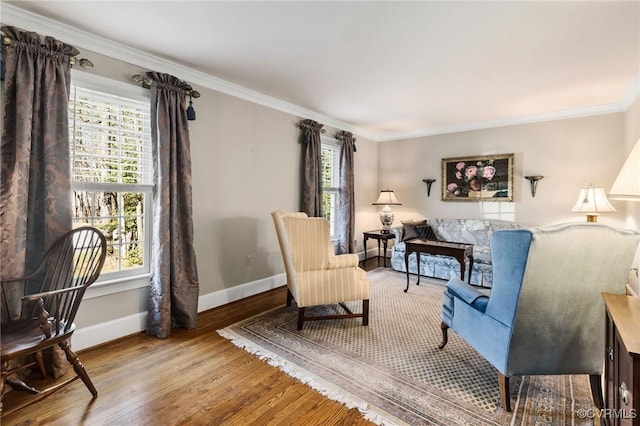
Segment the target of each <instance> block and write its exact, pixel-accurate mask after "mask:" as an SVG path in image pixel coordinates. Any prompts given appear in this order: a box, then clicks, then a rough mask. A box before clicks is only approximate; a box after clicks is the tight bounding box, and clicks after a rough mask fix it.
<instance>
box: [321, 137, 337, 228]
mask: <svg viewBox="0 0 640 426" xmlns="http://www.w3.org/2000/svg"><path fill="white" fill-rule="evenodd" d="M321 141H322V216H324V217H325V219H327V220H328V221H329V233H330V238H331V239H334V238H336V233H337V227H336V226H337V222H336V221H337V218H338V194H339V191H340V144H339V142H338V141H337V140H336V139H331V138H326V137H322V140H321Z"/></svg>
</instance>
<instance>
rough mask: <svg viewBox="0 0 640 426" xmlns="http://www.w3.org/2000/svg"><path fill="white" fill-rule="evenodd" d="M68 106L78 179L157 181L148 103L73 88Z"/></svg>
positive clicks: (73, 156) (116, 181) (93, 180)
mask: <svg viewBox="0 0 640 426" xmlns="http://www.w3.org/2000/svg"><path fill="white" fill-rule="evenodd" d="M69 109H70V113H71V114H72V115H71V116H70V117H69V122H70V127H71V129H70V135H71V139H72V141H71V142H72V152H71V158H72V169H71V172H72V180H73V181H74V182H96V183H98V182H99V183H120V184H134V185H135V184H146V185H149V184H151V183H152V179H153V170H152V168H151V165H152V161H151V141H150V133H149V129H150V111H149V102H148V101H147V102H141V101H136V100H133V99H126V98H122V97H119V96H113V95H109V94H105V93H100V92H96V91H93V90H88V89H85V88H82V87H78V86H73V90H72V96H71V99H70V100H69Z"/></svg>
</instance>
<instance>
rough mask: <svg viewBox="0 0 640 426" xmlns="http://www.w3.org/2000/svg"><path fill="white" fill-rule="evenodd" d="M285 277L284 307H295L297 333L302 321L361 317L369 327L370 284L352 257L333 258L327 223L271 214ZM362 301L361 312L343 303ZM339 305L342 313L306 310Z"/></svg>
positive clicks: (334, 256) (354, 257)
mask: <svg viewBox="0 0 640 426" xmlns="http://www.w3.org/2000/svg"><path fill="white" fill-rule="evenodd" d="M271 216H272V217H273V223H274V225H275V228H276V233H277V235H278V242H279V243H280V251H281V252H282V260H283V261H284V269H285V271H286V274H287V306H291V302H292V301H293V300H295V301H296V304H297V305H298V330H302V326H303V324H304V321H315V320H325V319H338V318H356V317H357V318H362V325H368V324H369V281H368V280H367V275H366V273H365V272H364V271H363V270H362V269H360V268H359V267H358V256H357V255H355V254H341V255H335V254H334V249H333V245H332V244H331V243H330V242H329V222H327V220H326V219H324V218H318V217H307V215H306V214H305V213H289V212H284V211H275V212H273V213H271ZM360 300H361V301H362V313H353V312H352V311H351V310H350V309H349V308H348V307H347V306H346V305H345V304H344V303H343V302H348V301H360ZM330 304H339V305H340V306H341V307H342V308H343V309H344V310H345V312H346V313H345V314H336V315H322V316H313V315H312V316H307V315H305V308H306V307H310V306H315V305H330Z"/></svg>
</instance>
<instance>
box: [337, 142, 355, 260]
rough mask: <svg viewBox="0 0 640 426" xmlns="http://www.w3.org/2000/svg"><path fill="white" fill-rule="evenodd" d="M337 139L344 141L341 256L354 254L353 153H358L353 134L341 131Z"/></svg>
mask: <svg viewBox="0 0 640 426" xmlns="http://www.w3.org/2000/svg"><path fill="white" fill-rule="evenodd" d="M337 138H338V139H340V140H342V149H341V150H340V193H339V197H338V220H337V225H338V229H337V233H338V247H337V251H338V253H339V254H342V253H354V252H355V247H354V245H353V239H354V237H355V211H356V209H355V205H354V201H355V196H354V191H353V153H354V152H355V151H356V144H355V139H354V137H353V133H351V132H345V131H341V132H339V133H338V135H337Z"/></svg>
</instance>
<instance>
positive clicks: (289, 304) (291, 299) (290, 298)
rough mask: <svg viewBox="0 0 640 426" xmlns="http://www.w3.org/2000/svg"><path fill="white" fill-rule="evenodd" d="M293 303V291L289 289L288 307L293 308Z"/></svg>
mask: <svg viewBox="0 0 640 426" xmlns="http://www.w3.org/2000/svg"><path fill="white" fill-rule="evenodd" d="M291 302H293V294H291V290H289V288H287V307H289V306H291Z"/></svg>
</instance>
